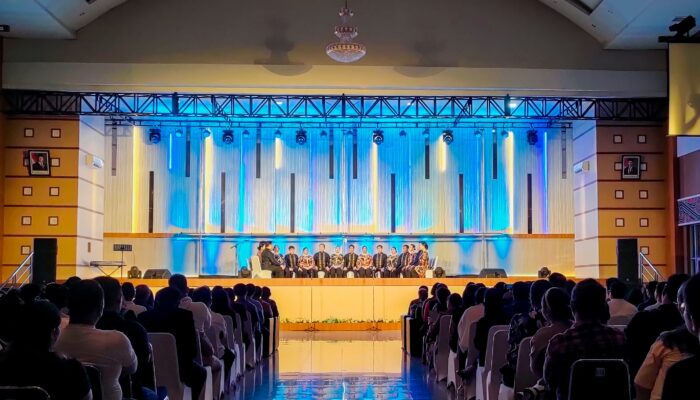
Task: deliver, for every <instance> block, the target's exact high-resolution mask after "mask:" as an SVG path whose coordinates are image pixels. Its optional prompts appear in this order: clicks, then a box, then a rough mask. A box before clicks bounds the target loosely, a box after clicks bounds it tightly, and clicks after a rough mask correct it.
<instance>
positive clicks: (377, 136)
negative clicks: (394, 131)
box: [372, 129, 384, 144]
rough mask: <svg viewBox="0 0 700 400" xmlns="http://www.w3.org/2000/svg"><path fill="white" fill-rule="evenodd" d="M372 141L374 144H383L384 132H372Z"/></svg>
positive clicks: (378, 130)
mask: <svg viewBox="0 0 700 400" xmlns="http://www.w3.org/2000/svg"><path fill="white" fill-rule="evenodd" d="M372 141H373V142H374V144H382V143H384V131H383V130H381V129H377V130H374V131H372Z"/></svg>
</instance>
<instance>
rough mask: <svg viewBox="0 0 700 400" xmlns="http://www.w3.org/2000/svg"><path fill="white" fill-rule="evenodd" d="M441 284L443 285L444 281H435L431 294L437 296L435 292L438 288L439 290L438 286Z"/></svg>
mask: <svg viewBox="0 0 700 400" xmlns="http://www.w3.org/2000/svg"><path fill="white" fill-rule="evenodd" d="M440 285H442V283H440V282H435V283H433V287H432V288H430V295H431V296H433V297H435V292H437V290H438V288H439V287H440Z"/></svg>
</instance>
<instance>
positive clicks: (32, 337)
mask: <svg viewBox="0 0 700 400" xmlns="http://www.w3.org/2000/svg"><path fill="white" fill-rule="evenodd" d="M3 297H5V296H3ZM18 316H19V319H18V325H17V329H18V330H17V338H16V339H15V340H13V342H12V344H11V345H10V347H9V349H8V350H7V351H5V352H2V353H0V386H38V387H40V388H42V389H44V390H45V391H46V392H47V393H48V394H49V396H51V399H53V400H81V399H82V400H91V399H92V391H91V390H90V381H89V380H88V377H87V374H86V372H85V368H83V365H82V364H81V363H80V362H79V361H77V360H75V359H65V358H62V357H60V356H58V355H57V354H56V353H54V352H52V351H51V348H52V347H53V345H54V342H55V341H56V338H57V337H58V335H59V324H60V322H61V317H60V314H59V312H58V309H57V308H56V306H54V305H53V304H51V303H49V302H48V301H35V302H32V303H29V304H26V305H24V306H22V307H21V309H20V312H19V314H18ZM4 317H5V314H3V318H4ZM3 322H4V321H3Z"/></svg>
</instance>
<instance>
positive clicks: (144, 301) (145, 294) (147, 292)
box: [134, 285, 155, 310]
mask: <svg viewBox="0 0 700 400" xmlns="http://www.w3.org/2000/svg"><path fill="white" fill-rule="evenodd" d="M134 303H136V304H138V305H140V306H143V307H146V308H147V309H149V310H152V309H153V306H154V303H155V300H154V298H153V291H151V288H149V287H148V285H138V286H136V294H135V295H134Z"/></svg>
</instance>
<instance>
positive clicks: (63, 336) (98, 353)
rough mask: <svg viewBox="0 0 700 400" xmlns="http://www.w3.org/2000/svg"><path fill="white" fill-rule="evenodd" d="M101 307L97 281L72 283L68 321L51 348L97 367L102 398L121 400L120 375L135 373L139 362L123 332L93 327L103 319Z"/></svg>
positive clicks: (101, 302) (102, 301)
mask: <svg viewBox="0 0 700 400" xmlns="http://www.w3.org/2000/svg"><path fill="white" fill-rule="evenodd" d="M104 304H105V298H104V292H103V291H102V287H101V286H100V285H99V284H98V283H97V282H96V281H94V280H82V281H80V282H76V283H75V284H73V285H72V287H71V289H70V295H69V297H68V310H69V313H70V322H69V323H68V326H67V327H66V329H64V330H63V331H62V332H61V333H60V335H59V337H58V340H57V341H56V345H55V347H54V348H55V351H56V352H57V353H59V354H63V355H65V356H68V357H73V358H76V359H78V360H79V361H80V362H82V363H87V364H92V365H94V366H95V367H97V369H98V370H99V371H100V378H101V384H102V398H103V399H104V400H121V398H122V389H121V386H120V385H119V376H120V375H121V374H122V373H125V374H133V373H134V372H136V369H137V367H138V361H137V358H136V354H135V353H134V350H133V348H132V347H131V343H130V342H129V339H128V338H127V337H126V336H125V335H124V334H123V333H121V332H119V331H115V330H109V331H106V330H101V329H97V328H96V327H95V324H96V323H97V321H99V319H100V317H101V316H102V311H103V306H104Z"/></svg>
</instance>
